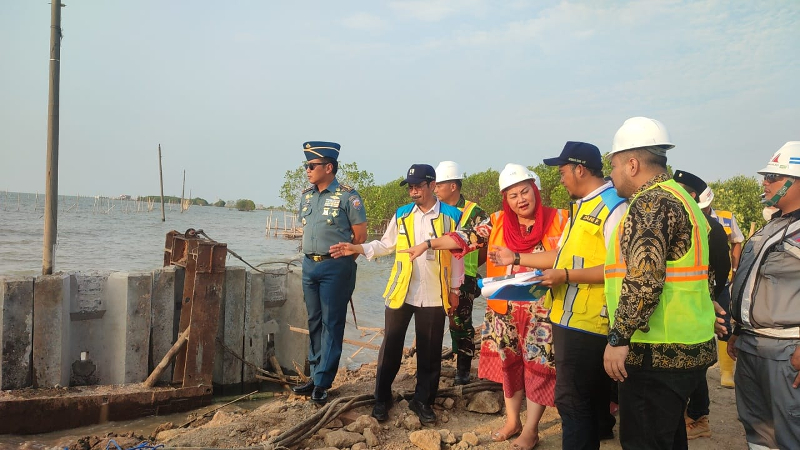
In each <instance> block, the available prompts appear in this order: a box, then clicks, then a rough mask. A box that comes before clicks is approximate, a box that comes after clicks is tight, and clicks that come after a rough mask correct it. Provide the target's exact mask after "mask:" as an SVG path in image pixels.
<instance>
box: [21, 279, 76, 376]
mask: <svg viewBox="0 0 800 450" xmlns="http://www.w3.org/2000/svg"><path fill="white" fill-rule="evenodd" d="M72 280H73V278H72V277H71V276H70V275H68V274H62V273H59V274H55V275H43V276H40V277H37V278H36V279H35V280H34V284H33V380H32V381H33V386H34V387H52V386H55V385H57V384H58V385H61V386H68V385H69V376H70V366H71V364H72V361H71V360H70V328H71V321H70V320H69V313H70V305H71V302H72V300H71V296H72V295H73V289H74V290H75V291H77V286H75V285H74V284H75V283H71V281H72ZM75 293H76V292H75Z"/></svg>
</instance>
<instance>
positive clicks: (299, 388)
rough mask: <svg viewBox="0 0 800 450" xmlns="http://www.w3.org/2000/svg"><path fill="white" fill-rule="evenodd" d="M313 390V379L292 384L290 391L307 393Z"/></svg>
mask: <svg viewBox="0 0 800 450" xmlns="http://www.w3.org/2000/svg"><path fill="white" fill-rule="evenodd" d="M313 390H314V381H313V380H309V381H308V383H306V384H301V385H300V386H293V387H292V392H294V393H295V394H303V395H308V394H310V393H311V392H312V391H313Z"/></svg>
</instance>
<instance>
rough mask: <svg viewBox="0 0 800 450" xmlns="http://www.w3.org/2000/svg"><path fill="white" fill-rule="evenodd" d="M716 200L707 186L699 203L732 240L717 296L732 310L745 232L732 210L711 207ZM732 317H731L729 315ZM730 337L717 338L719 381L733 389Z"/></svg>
mask: <svg viewBox="0 0 800 450" xmlns="http://www.w3.org/2000/svg"><path fill="white" fill-rule="evenodd" d="M713 201H714V191H713V190H712V189H711V187H707V188H706V189H705V190H704V191H702V192H701V194H700V197H699V198H698V204H699V205H700V209H702V210H703V212H704V213H705V214H706V215H708V216H710V217H711V218H712V219H713V220H715V221H717V222H719V223H720V224H722V227H723V228H724V229H725V233H726V234H727V235H728V241H729V242H730V260H731V270H730V272H729V273H728V284H727V287H728V288H727V289H725V290H724V291H723V292H722V294H721V295H719V296H718V297H717V303H719V304H720V305H721V306H722V307H723V308H724V309H725V310H726V311H730V301H731V293H730V284H731V281H732V280H733V274H734V273H736V270H737V268H738V267H739V258H740V257H741V254H742V242H744V234H742V231H741V230H740V229H739V224H738V223H737V222H736V216H734V215H733V212H731V211H722V210H715V209H714V208H712V207H711V203H712V202H713ZM728 318H730V317H728ZM727 341H728V337H727V336H725V337H723V338H721V339H718V340H717V347H718V348H717V356H718V357H719V382H720V385H721V386H722V387H725V388H729V389H733V387H734V383H733V368H734V367H733V360H732V359H731V358H730V357H729V356H728V344H727Z"/></svg>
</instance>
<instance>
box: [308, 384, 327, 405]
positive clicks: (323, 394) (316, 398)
mask: <svg viewBox="0 0 800 450" xmlns="http://www.w3.org/2000/svg"><path fill="white" fill-rule="evenodd" d="M311 401H312V402H314V403H319V404H320V405H324V404H325V403H326V402H327V401H328V390H327V389H325V388H321V387H319V386H316V387H314V391H313V392H312V393H311Z"/></svg>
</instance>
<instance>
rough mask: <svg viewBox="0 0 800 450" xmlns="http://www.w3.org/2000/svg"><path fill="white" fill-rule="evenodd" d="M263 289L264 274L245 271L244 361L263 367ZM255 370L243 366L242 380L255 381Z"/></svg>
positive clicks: (264, 338)
mask: <svg viewBox="0 0 800 450" xmlns="http://www.w3.org/2000/svg"><path fill="white" fill-rule="evenodd" d="M264 289H265V275H264V274H263V273H260V272H247V278H246V283H245V311H244V353H243V358H244V360H245V361H247V362H250V363H253V364H254V365H255V366H256V367H261V368H263V367H264V364H265V359H264V353H265V346H266V336H265V335H264V330H263V329H264V322H265V319H266V317H265V315H264V292H265V291H264ZM255 375H256V371H255V370H254V369H253V368H252V367H249V366H245V367H244V376H243V377H242V378H243V379H242V381H244V382H245V383H251V382H256V381H258V380H256V378H255Z"/></svg>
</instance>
